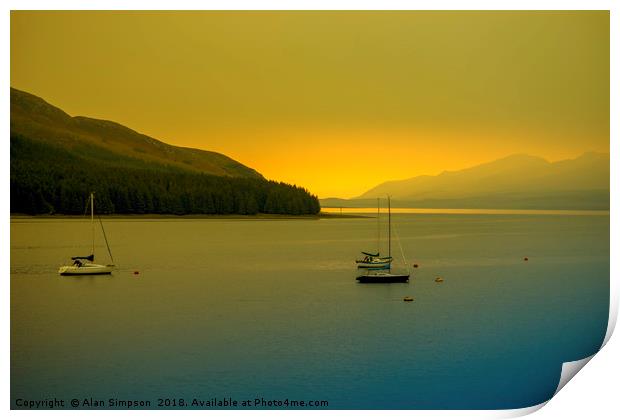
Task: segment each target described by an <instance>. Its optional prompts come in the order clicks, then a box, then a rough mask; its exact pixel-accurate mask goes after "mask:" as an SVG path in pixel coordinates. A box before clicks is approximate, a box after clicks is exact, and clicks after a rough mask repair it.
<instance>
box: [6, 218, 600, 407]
mask: <svg viewBox="0 0 620 420" xmlns="http://www.w3.org/2000/svg"><path fill="white" fill-rule="evenodd" d="M393 219H394V228H395V229H396V230H397V231H398V234H399V236H400V240H401V242H402V246H403V249H404V252H405V256H406V258H407V260H408V261H409V264H410V265H411V264H413V263H416V264H418V265H419V268H417V269H415V270H414V276H413V280H412V281H411V282H410V283H409V284H393V285H372V284H370V285H362V284H357V283H356V282H355V280H354V279H355V276H356V270H355V268H354V259H355V257H356V256H357V255H358V253H359V251H360V250H364V249H368V250H374V249H375V248H376V246H377V242H376V236H375V235H376V232H377V226H376V224H375V222H374V221H373V220H370V219H323V220H243V221H239V220H218V219H206V220H183V219H172V220H171V219H167V220H135V219H112V220H107V221H106V222H105V223H106V232H107V234H108V238H109V240H110V242H111V246H112V251H113V253H114V258H115V262H116V263H117V265H118V266H119V269H118V270H117V271H116V272H115V273H114V274H113V275H112V276H103V277H73V278H63V277H60V276H58V275H57V274H56V270H57V268H58V266H59V265H62V264H63V263H65V262H66V260H67V258H68V257H69V256H71V255H78V254H80V253H81V252H83V250H84V249H89V247H90V244H89V241H90V236H89V235H90V230H89V229H90V228H89V226H90V225H89V222H88V221H82V220H34V219H19V220H17V219H16V220H14V221H12V223H11V397H12V398H11V399H12V402H14V400H15V398H26V399H42V398H49V397H54V396H56V397H57V398H65V399H69V398H82V397H90V396H92V397H94V398H100V399H108V398H121V399H123V398H124V399H136V398H148V399H151V400H153V401H154V400H155V399H157V398H185V399H191V398H204V399H207V398H213V397H218V398H225V397H232V398H236V399H239V400H241V399H250V398H251V399H254V398H257V397H264V398H266V399H276V398H277V399H285V398H289V399H298V400H300V399H325V400H328V401H329V403H330V406H329V408H360V409H361V408H516V407H523V406H528V405H532V404H537V403H539V402H541V401H543V400H545V399H547V398H549V397H550V396H551V395H552V393H553V391H554V390H555V387H556V385H557V382H558V379H559V374H560V369H561V363H562V362H563V361H567V360H575V359H580V358H583V357H585V356H588V355H590V354H592V353H593V352H594V351H596V350H597V349H598V347H599V346H600V343H601V341H602V339H603V336H604V334H605V329H606V323H607V315H608V305H609V217H600V216H584V215H581V216H570V215H562V216H553V215H519V214H510V215H504V214H493V215H480V214H478V215H461V214H439V215H438V214H396V215H394V218H393ZM97 240H98V243H99V245H100V246H99V247H98V249H97V254H98V257H99V256H100V257H101V258H103V256H104V255H105V254H106V251H105V248H104V245H103V242H102V239H101V238H98V239H97ZM381 246H382V247H385V244H381ZM382 251H383V252H385V249H382ZM524 256H527V257H528V259H529V261H527V262H525V261H524V260H523V258H524ZM399 260H400V259H399ZM100 262H106V261H105V259H102V260H101V261H100ZM397 264H400V265H401V268H402V262H401V261H398V262H397ZM135 271H138V272H139V274H137V275H136V274H134V272H135ZM437 276H441V277H443V278H444V279H445V281H444V282H443V283H435V282H434V279H435V277H437ZM406 295H411V296H414V297H415V300H414V302H411V303H405V302H403V301H402V298H403V296H406Z"/></svg>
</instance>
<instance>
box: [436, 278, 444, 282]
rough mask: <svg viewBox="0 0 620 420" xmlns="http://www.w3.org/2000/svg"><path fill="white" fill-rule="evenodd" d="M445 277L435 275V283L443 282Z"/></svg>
mask: <svg viewBox="0 0 620 420" xmlns="http://www.w3.org/2000/svg"><path fill="white" fill-rule="evenodd" d="M442 282H443V277H435V283H442Z"/></svg>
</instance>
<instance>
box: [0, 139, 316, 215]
mask: <svg viewBox="0 0 620 420" xmlns="http://www.w3.org/2000/svg"><path fill="white" fill-rule="evenodd" d="M90 192H94V193H95V206H96V210H97V213H99V214H175V215H185V214H248V215H251V214H257V213H268V214H292V215H302V214H316V213H318V212H319V211H320V209H321V208H320V205H319V201H318V198H317V197H316V196H314V195H312V194H310V193H309V192H308V191H307V190H306V189H304V188H302V187H298V186H295V185H290V184H286V183H283V182H275V181H268V180H265V179H259V178H233V177H223V176H214V175H207V174H203V173H194V172H189V171H184V170H181V169H176V168H171V167H168V166H163V165H156V164H149V165H148V166H145V167H144V168H139V167H128V166H127V165H125V164H123V162H122V160H119V163H118V164H115V163H114V162H106V163H101V162H99V161H96V160H93V159H86V158H82V157H80V155H79V150H67V149H64V148H60V147H56V146H52V145H49V144H45V143H41V142H38V141H33V140H30V139H27V138H25V137H23V136H17V135H12V136H11V213H24V214H31V215H37V214H84V211H85V204H86V200H87V198H88V196H89V194H90Z"/></svg>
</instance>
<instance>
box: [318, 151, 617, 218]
mask: <svg viewBox="0 0 620 420" xmlns="http://www.w3.org/2000/svg"><path fill="white" fill-rule="evenodd" d="M609 174H610V172H609V154H607V153H594V152H588V153H584V154H583V155H581V156H579V157H578V158H576V159H568V160H562V161H558V162H553V163H551V162H548V161H547V160H545V159H543V158H540V157H535V156H529V155H522V154H520V155H511V156H508V157H505V158H502V159H498V160H495V161H492V162H488V163H484V164H481V165H477V166H474V167H471V168H467V169H463V170H460V171H445V172H442V173H441V174H439V175H436V176H426V175H424V176H417V177H413V178H409V179H404V180H400V181H388V182H384V183H382V184H379V185H377V186H376V187H374V188H372V189H370V190H368V191H367V192H365V193H364V194H362V195H361V196H359V197H356V198H354V199H350V200H343V199H337V198H327V199H321V205H323V206H325V207H330V206H334V207H347V206H349V207H366V206H369V207H372V206H373V205H375V204H373V203H375V199H376V197H384V196H386V195H390V196H391V197H392V198H393V203H394V205H395V206H400V207H423V208H424V207H426V208H513V209H609Z"/></svg>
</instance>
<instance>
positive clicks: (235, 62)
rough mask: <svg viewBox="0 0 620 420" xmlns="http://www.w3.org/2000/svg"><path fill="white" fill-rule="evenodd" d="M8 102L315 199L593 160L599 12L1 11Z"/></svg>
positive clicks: (599, 117) (601, 139)
mask: <svg viewBox="0 0 620 420" xmlns="http://www.w3.org/2000/svg"><path fill="white" fill-rule="evenodd" d="M11 86H13V87H15V88H18V89H22V90H25V91H28V92H30V93H33V94H35V95H38V96H41V97H43V98H44V99H46V100H48V101H49V102H51V103H52V104H55V105H57V106H59V107H61V108H62V109H64V110H65V111H66V112H68V113H70V114H72V115H87V116H91V117H95V118H103V119H108V120H113V121H117V122H119V123H121V124H124V125H127V126H128V127H130V128H133V129H135V130H137V131H139V132H142V133H145V134H148V135H150V136H153V137H155V138H158V139H160V140H162V141H165V142H168V143H171V144H175V145H181V146H189V147H198V148H202V149H206V150H215V151H218V152H221V153H224V154H226V155H228V156H230V157H232V158H234V159H237V160H239V161H241V162H242V163H244V164H246V165H248V166H250V167H253V168H255V169H256V170H258V171H259V172H261V173H262V174H263V175H265V176H266V177H267V178H270V179H276V180H280V181H286V182H290V183H295V184H298V185H303V186H305V187H306V188H308V189H309V190H310V191H311V192H313V193H315V194H317V195H319V196H320V197H328V196H340V197H353V196H356V195H359V194H362V193H363V192H364V191H366V190H367V189H369V188H371V187H373V186H375V185H376V184H378V183H381V182H383V181H386V180H391V179H403V178H409V177H413V176H416V175H421V174H431V175H432V174H437V173H440V172H441V171H443V170H456V169H462V168H466V167H468V166H471V165H475V164H479V163H483V162H486V161H490V160H493V159H497V158H500V157H504V156H506V155H509V154H513V153H528V154H532V155H538V156H542V157H545V158H547V159H549V160H559V159H565V158H572V157H576V156H578V155H579V154H581V153H583V152H585V151H591V150H592V151H600V152H608V151H609V13H608V12H605V11H600V12H592V11H582V12H579V11H575V12H542V11H539V12H467V11H465V12H431V11H429V12H353V11H351V12H320V11H316V12H267V11H257V12H191V11H187V12H130V11H123V12H114V11H104V12H101V11H79V12H70V11H69V12H54V11H47V12H37V11H13V12H12V13H11Z"/></svg>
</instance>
